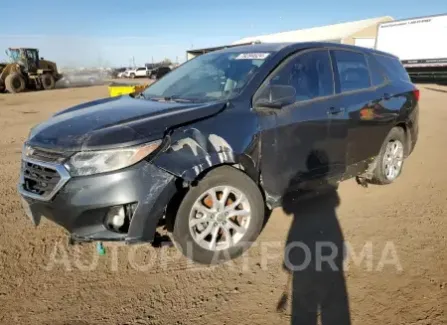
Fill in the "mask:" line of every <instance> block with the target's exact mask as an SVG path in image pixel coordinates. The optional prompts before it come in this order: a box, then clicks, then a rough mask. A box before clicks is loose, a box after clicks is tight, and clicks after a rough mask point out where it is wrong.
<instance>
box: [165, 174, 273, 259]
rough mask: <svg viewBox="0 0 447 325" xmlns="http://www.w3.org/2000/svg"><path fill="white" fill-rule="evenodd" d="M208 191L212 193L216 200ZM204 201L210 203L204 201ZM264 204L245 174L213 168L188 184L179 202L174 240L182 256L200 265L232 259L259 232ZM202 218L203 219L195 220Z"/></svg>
mask: <svg viewBox="0 0 447 325" xmlns="http://www.w3.org/2000/svg"><path fill="white" fill-rule="evenodd" d="M225 191H227V193H229V194H228V195H227V199H224V198H223V197H224V196H225V194H224V193H225ZM208 193H215V195H216V196H215V198H216V201H214V200H213V199H212V195H209V194H208ZM207 200H210V201H208V202H211V203H208V204H207V203H206V202H207ZM238 201H239V202H240V203H239V204H238V205H236V206H234V204H236V202H238ZM215 203H216V204H215ZM205 205H206V206H205ZM197 206H199V208H200V209H198V208H197ZM264 206H265V203H264V199H263V197H262V195H261V192H260V190H259V188H258V186H257V185H256V184H255V183H254V182H253V181H252V180H251V178H249V177H248V176H247V175H246V174H244V173H243V172H241V171H239V170H237V169H235V168H233V167H230V166H223V167H219V168H216V169H214V170H212V171H211V172H210V173H208V174H207V175H206V176H205V177H204V178H203V179H202V180H200V181H199V183H198V185H197V186H194V187H192V188H191V189H190V190H189V191H188V193H187V194H186V195H185V197H184V198H183V200H182V202H181V203H180V206H179V209H178V211H177V215H176V218H175V224H174V230H173V240H174V243H175V245H176V247H177V248H178V249H179V250H180V251H181V252H182V253H183V255H185V256H186V257H187V258H189V259H191V260H193V261H195V262H198V263H201V264H207V265H211V264H218V263H221V262H224V261H227V260H230V259H234V258H236V257H238V256H240V255H242V254H243V253H244V252H245V251H246V250H247V249H248V248H249V247H250V244H251V243H252V242H253V241H254V240H256V238H257V237H258V235H259V233H260V232H261V229H262V226H263V223H264V216H265V215H264ZM203 207H205V209H203ZM207 207H208V209H207ZM215 207H217V210H216V209H215ZM202 211H205V212H202ZM215 211H217V212H215ZM202 219H203V220H206V221H201V222H200V221H199V222H197V221H198V220H202ZM199 226H200V228H199ZM227 236H228V237H227ZM202 237H203V238H202Z"/></svg>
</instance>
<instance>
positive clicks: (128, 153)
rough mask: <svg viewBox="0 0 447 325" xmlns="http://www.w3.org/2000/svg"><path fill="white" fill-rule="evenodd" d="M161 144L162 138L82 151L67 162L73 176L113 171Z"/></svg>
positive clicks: (138, 158) (143, 155) (129, 164)
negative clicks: (117, 147)
mask: <svg viewBox="0 0 447 325" xmlns="http://www.w3.org/2000/svg"><path fill="white" fill-rule="evenodd" d="M160 144H161V140H158V141H154V142H150V143H146V144H144V145H142V146H141V145H140V146H136V147H127V148H120V149H112V150H103V151H81V152H78V153H76V154H75V155H73V156H72V157H71V158H70V159H69V161H68V162H67V163H66V164H65V167H66V168H67V169H68V171H69V172H70V174H71V175H72V176H86V175H93V174H99V173H106V172H111V171H114V170H118V169H121V168H125V167H128V166H131V165H133V164H135V163H137V162H139V161H141V160H143V159H144V158H145V157H147V156H148V155H149V154H150V153H152V152H154V151H155V150H156V149H157V148H158V147H159V146H160Z"/></svg>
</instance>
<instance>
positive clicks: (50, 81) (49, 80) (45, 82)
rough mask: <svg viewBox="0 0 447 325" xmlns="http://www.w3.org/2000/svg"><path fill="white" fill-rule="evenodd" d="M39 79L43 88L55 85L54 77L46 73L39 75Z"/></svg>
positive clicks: (51, 87)
mask: <svg viewBox="0 0 447 325" xmlns="http://www.w3.org/2000/svg"><path fill="white" fill-rule="evenodd" d="M40 81H41V82H42V88H43V89H45V90H51V89H54V88H55V86H56V81H55V80H54V77H53V76H52V75H51V74H48V73H46V74H43V75H42V76H41V77H40Z"/></svg>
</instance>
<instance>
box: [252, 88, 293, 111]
mask: <svg viewBox="0 0 447 325" xmlns="http://www.w3.org/2000/svg"><path fill="white" fill-rule="evenodd" d="M295 101H296V89H295V87H292V86H287V85H268V86H266V87H265V88H264V89H263V90H262V91H261V93H260V95H259V96H258V97H257V98H256V99H255V103H254V107H266V108H274V109H280V108H282V107H284V106H287V105H290V104H293V103H294V102H295Z"/></svg>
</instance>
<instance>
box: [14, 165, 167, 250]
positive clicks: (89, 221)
mask: <svg viewBox="0 0 447 325" xmlns="http://www.w3.org/2000/svg"><path fill="white" fill-rule="evenodd" d="M174 180H175V179H174V176H173V175H171V174H169V173H167V172H165V171H163V170H161V169H159V168H157V167H155V166H154V165H152V164H150V163H148V162H145V161H143V162H140V163H138V164H137V165H135V166H132V167H129V168H126V169H123V170H120V171H117V172H113V173H107V174H100V175H94V176H84V177H75V178H71V179H69V180H68V181H67V182H66V183H65V185H64V186H63V187H62V188H61V189H60V190H59V192H58V193H56V194H55V196H54V197H53V198H52V200H50V201H42V200H39V199H35V198H31V197H30V196H29V195H27V193H26V191H24V190H23V184H19V192H20V194H21V196H22V198H23V200H24V202H23V203H24V205H25V209H26V210H28V216H29V217H30V218H31V219H32V220H33V222H34V223H35V224H36V225H38V224H39V222H40V219H41V218H42V217H45V218H47V219H49V220H51V221H53V222H55V223H56V224H58V225H60V226H62V227H64V228H65V229H66V230H67V231H68V232H69V233H70V234H71V237H72V238H73V239H74V240H75V241H96V240H101V241H116V240H122V241H126V242H140V241H146V242H150V241H152V240H153V239H154V234H155V229H156V227H157V225H158V222H159V220H160V218H161V217H162V215H163V213H164V209H165V207H166V205H167V204H168V202H169V200H170V199H171V198H172V196H173V195H174V193H175V191H176V187H175V183H174ZM132 203H137V204H136V209H135V210H134V213H133V215H132V217H131V220H130V225H129V228H128V231H127V232H126V233H118V232H115V231H113V230H111V229H109V228H108V227H107V226H106V223H105V220H106V214H107V211H108V210H109V208H110V207H113V206H121V205H126V204H132Z"/></svg>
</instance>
